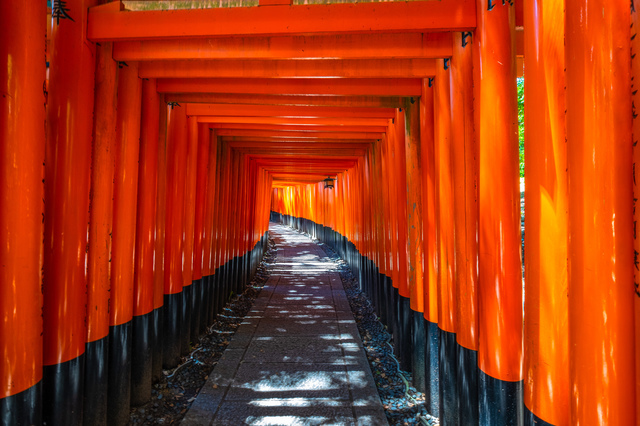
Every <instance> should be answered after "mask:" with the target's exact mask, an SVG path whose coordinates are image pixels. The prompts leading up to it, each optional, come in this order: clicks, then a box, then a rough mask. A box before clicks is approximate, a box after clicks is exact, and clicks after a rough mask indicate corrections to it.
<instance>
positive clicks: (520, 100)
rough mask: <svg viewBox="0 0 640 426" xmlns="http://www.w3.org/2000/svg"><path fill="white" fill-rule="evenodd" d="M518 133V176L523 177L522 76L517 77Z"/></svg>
mask: <svg viewBox="0 0 640 426" xmlns="http://www.w3.org/2000/svg"><path fill="white" fill-rule="evenodd" d="M517 81H518V135H519V139H520V177H524V78H522V77H520V78H518V80H517Z"/></svg>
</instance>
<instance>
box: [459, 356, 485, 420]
mask: <svg viewBox="0 0 640 426" xmlns="http://www.w3.org/2000/svg"><path fill="white" fill-rule="evenodd" d="M457 379H458V398H459V401H460V424H461V425H469V426H475V425H477V424H478V422H479V417H478V416H479V415H480V413H479V411H478V352H476V351H473V350H471V349H467V348H465V347H464V346H460V345H458V371H457Z"/></svg>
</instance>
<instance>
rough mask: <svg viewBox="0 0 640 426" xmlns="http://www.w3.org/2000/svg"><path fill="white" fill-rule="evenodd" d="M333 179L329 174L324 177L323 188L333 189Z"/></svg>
mask: <svg viewBox="0 0 640 426" xmlns="http://www.w3.org/2000/svg"><path fill="white" fill-rule="evenodd" d="M334 180H335V179H332V178H331V177H330V176H328V177H327V178H326V179H324V180H323V182H324V189H333V181H334Z"/></svg>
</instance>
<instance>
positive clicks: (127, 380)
mask: <svg viewBox="0 0 640 426" xmlns="http://www.w3.org/2000/svg"><path fill="white" fill-rule="evenodd" d="M141 96H142V81H141V80H140V79H139V78H138V67H137V63H131V64H130V65H129V66H125V67H123V68H121V69H120V75H119V76H118V112H117V116H116V143H115V149H114V156H115V164H116V166H115V167H116V168H115V175H114V185H113V244H112V250H111V292H110V296H111V301H110V303H109V387H108V393H107V395H108V407H107V422H108V423H109V424H127V422H128V421H129V408H130V401H131V344H132V336H131V334H132V330H131V320H132V319H133V301H134V299H133V294H134V292H133V286H134V282H133V277H134V267H135V265H134V252H135V237H136V211H137V204H138V203H137V201H138V159H139V152H140V105H141V104H140V102H141Z"/></svg>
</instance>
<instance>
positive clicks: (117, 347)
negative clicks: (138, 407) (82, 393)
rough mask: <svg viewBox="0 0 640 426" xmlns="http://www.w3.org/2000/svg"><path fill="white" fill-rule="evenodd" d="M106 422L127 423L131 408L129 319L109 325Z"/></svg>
mask: <svg viewBox="0 0 640 426" xmlns="http://www.w3.org/2000/svg"><path fill="white" fill-rule="evenodd" d="M108 376H109V388H108V392H107V395H108V398H107V423H108V424H109V425H114V426H118V425H127V424H129V410H130V409H131V321H129V322H127V323H124V324H120V325H114V326H111V327H109V375H108Z"/></svg>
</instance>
